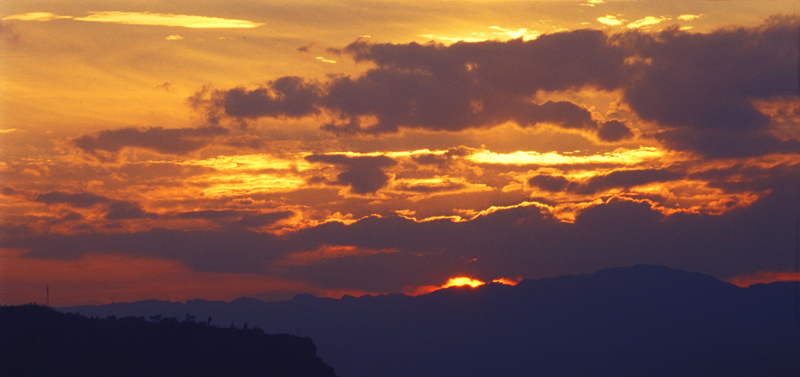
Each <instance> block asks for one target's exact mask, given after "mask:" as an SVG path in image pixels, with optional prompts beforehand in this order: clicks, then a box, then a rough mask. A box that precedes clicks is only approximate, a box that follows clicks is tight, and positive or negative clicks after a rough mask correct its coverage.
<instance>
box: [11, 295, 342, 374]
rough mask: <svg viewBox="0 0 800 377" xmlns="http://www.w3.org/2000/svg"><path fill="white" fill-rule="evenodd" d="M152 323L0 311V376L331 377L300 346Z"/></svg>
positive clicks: (293, 340)
mask: <svg viewBox="0 0 800 377" xmlns="http://www.w3.org/2000/svg"><path fill="white" fill-rule="evenodd" d="M154 319H156V320H155V321H152V320H151V321H146V320H145V318H144V317H124V318H117V317H109V318H106V319H99V318H87V317H84V316H80V315H77V314H64V313H59V312H57V311H55V310H53V309H50V308H47V307H43V306H36V305H22V306H5V307H0V375H2V376H17V377H23V376H37V377H38V376H48V377H54V376H55V377H57V376H76V377H77V376H81V377H93V376H131V377H133V376H164V377H167V376H169V377H176V376H187V377H188V376H191V377H195V376H208V377H212V376H237V377H239V376H262V377H277V376H283V377H298V376H306V377H335V374H334V373H333V368H331V367H330V366H328V365H326V364H325V363H323V362H322V361H321V360H320V359H319V357H317V355H316V348H315V346H314V344H313V343H312V342H311V340H310V339H308V338H300V337H295V336H291V335H285V334H284V335H268V334H265V333H264V332H263V331H262V330H259V329H250V330H244V329H231V328H217V327H212V326H209V324H208V321H205V322H195V321H194V318H193V317H191V316H187V317H186V319H184V320H183V321H182V322H179V321H178V320H177V319H175V318H164V319H161V318H158V317H155V318H154Z"/></svg>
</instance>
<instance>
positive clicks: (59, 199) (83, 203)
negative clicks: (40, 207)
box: [34, 191, 113, 208]
mask: <svg viewBox="0 0 800 377" xmlns="http://www.w3.org/2000/svg"><path fill="white" fill-rule="evenodd" d="M34 200H35V201H37V202H39V203H44V204H48V205H50V204H69V205H71V206H73V207H78V208H86V207H91V206H94V205H96V204H101V203H111V202H113V200H112V199H109V198H107V197H105V196H102V195H97V194H92V193H88V192H80V193H68V192H63V191H51V192H48V193H45V194H38V195H36V198H35V199H34Z"/></svg>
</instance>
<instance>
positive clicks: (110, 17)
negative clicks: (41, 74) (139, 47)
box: [3, 11, 263, 29]
mask: <svg viewBox="0 0 800 377" xmlns="http://www.w3.org/2000/svg"><path fill="white" fill-rule="evenodd" d="M57 19H72V20H76V21H89V22H108V23H117V24H124V25H149V26H171V27H186V28H195V29H212V28H216V29H222V28H254V27H259V26H261V25H263V24H262V23H256V22H252V21H247V20H236V19H228V18H219V17H206V16H194V15H186V14H165V13H149V12H117V11H106V12H89V15H88V16H84V17H72V16H59V15H57V14H54V13H49V12H31V13H25V14H17V15H11V16H8V17H5V18H3V20H20V21H52V20H57Z"/></svg>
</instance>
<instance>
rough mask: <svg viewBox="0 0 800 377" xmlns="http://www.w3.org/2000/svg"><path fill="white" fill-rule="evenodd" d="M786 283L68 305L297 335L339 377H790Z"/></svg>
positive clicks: (653, 271)
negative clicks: (192, 316) (189, 317)
mask: <svg viewBox="0 0 800 377" xmlns="http://www.w3.org/2000/svg"><path fill="white" fill-rule="evenodd" d="M794 305H795V286H794V283H774V284H769V285H757V286H753V287H750V288H739V287H737V286H734V285H732V284H728V283H725V282H721V281H719V280H717V279H715V278H713V277H710V276H706V275H701V274H697V273H689V272H685V271H680V270H674V269H669V268H665V267H660V266H636V267H631V268H616V269H608V270H602V271H599V272H597V273H594V274H590V275H579V276H566V277H559V278H552V279H541V280H526V281H522V282H520V283H519V284H518V285H516V286H507V285H500V284H487V285H485V286H482V287H479V288H477V289H472V288H450V289H445V290H440V291H436V292H433V293H431V294H427V295H423V296H417V297H409V296H405V295H382V296H363V297H359V298H355V297H351V296H345V297H343V298H342V299H340V300H336V299H324V298H316V297H313V296H310V295H298V296H296V297H295V298H294V299H292V300H289V301H280V302H263V301H259V300H255V299H238V300H234V301H232V302H230V303H227V302H209V301H203V300H192V301H189V302H187V303H185V304H183V303H173V302H164V301H144V302H138V303H129V304H112V305H105V306H86V307H75V308H66V309H64V310H68V311H78V312H81V313H84V314H86V315H101V316H104V315H109V314H117V315H147V314H148V313H149V314H151V315H152V314H156V313H160V314H163V315H165V316H183V315H185V314H186V313H192V314H195V315H197V316H199V317H200V318H205V317H206V316H213V317H214V318H215V319H217V318H219V320H220V321H223V323H226V324H227V323H230V321H234V322H235V323H236V324H238V325H242V324H244V323H249V324H250V325H256V326H259V327H261V328H263V329H265V330H266V331H268V332H275V333H281V332H283V333H298V332H300V333H302V335H307V336H310V337H312V338H313V339H314V341H315V343H316V344H317V346H318V347H319V355H320V357H322V358H323V359H324V360H326V362H329V363H331V364H332V365H335V366H336V371H337V374H339V375H340V376H342V377H372V376H380V377H428V376H442V377H451V376H459V377H470V376H475V377H478V376H481V377H486V376H488V377H493V376H651V377H652V376H665V377H666V376H670V377H672V376H726V377H732V376H759V377H761V376H791V377H797V376H800V338H799V337H798V331H797V327H796V325H795V321H794V313H795V306H794Z"/></svg>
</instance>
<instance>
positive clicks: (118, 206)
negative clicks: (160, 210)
mask: <svg viewBox="0 0 800 377" xmlns="http://www.w3.org/2000/svg"><path fill="white" fill-rule="evenodd" d="M157 217H158V215H156V214H154V213H149V212H147V211H145V210H143V209H142V207H141V206H140V205H139V204H138V203H131V202H123V201H115V202H111V203H109V205H108V212H107V213H106V215H105V218H106V220H112V221H113V220H133V219H145V218H149V219H153V218H157Z"/></svg>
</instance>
